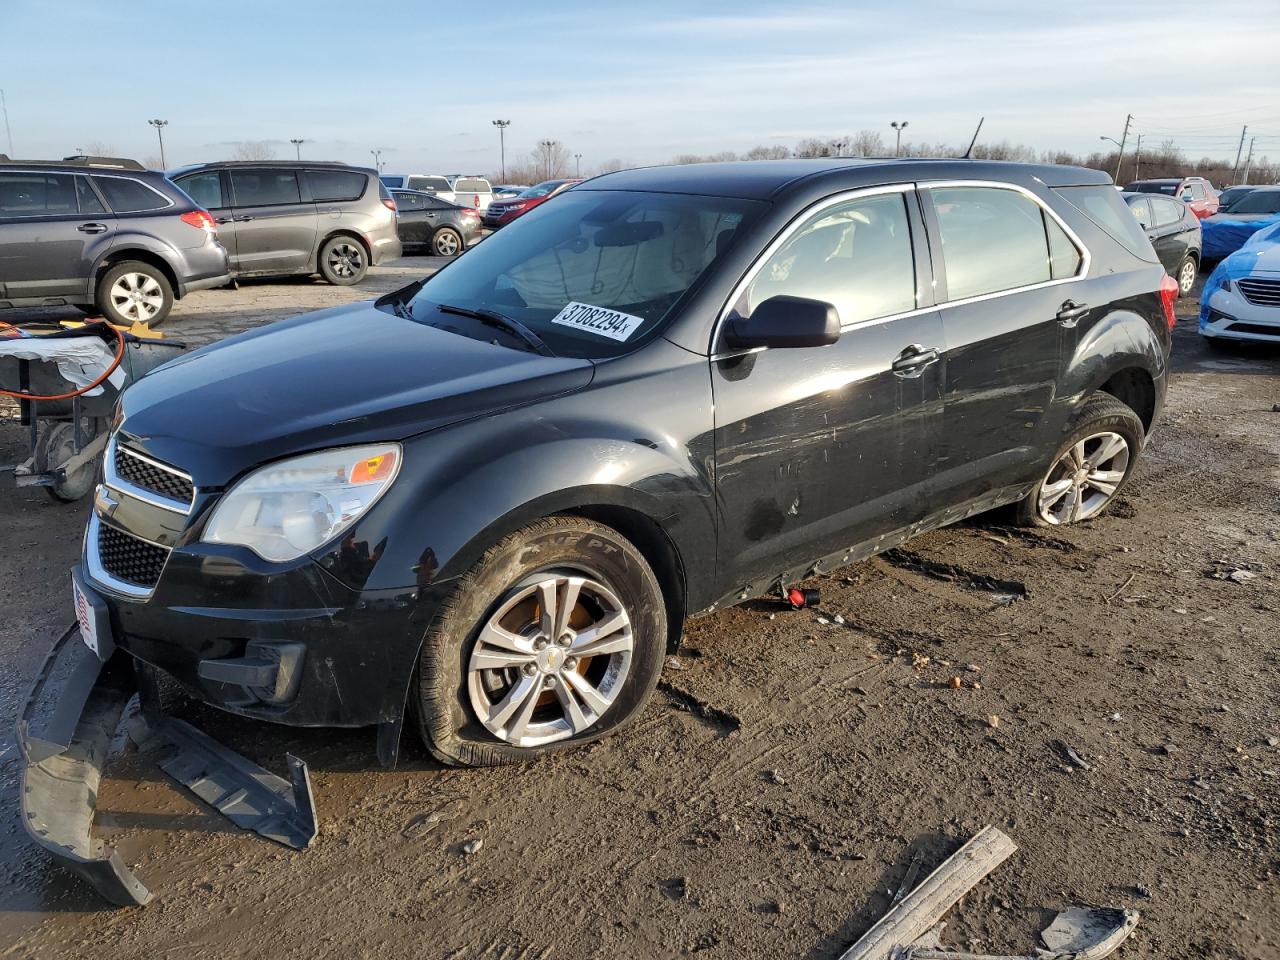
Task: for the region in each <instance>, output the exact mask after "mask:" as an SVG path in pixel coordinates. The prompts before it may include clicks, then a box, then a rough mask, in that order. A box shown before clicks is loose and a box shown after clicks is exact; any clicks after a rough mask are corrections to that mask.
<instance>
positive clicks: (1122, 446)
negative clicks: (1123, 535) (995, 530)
mask: <svg viewBox="0 0 1280 960" xmlns="http://www.w3.org/2000/svg"><path fill="white" fill-rule="evenodd" d="M1143 440H1144V432H1143V429H1142V421H1141V420H1140V419H1138V415H1137V414H1136V413H1134V412H1133V410H1132V409H1131V408H1130V407H1128V406H1127V405H1125V404H1123V403H1121V402H1120V401H1119V400H1117V399H1116V398H1115V397H1112V396H1109V395H1107V394H1097V395H1095V396H1094V397H1092V398H1091V399H1090V400H1089V402H1088V403H1086V404H1085V406H1084V409H1083V410H1081V411H1080V415H1079V417H1077V419H1076V426H1075V428H1074V429H1073V430H1072V431H1071V433H1070V435H1069V436H1068V437H1067V439H1066V441H1065V442H1064V443H1063V444H1062V446H1061V447H1060V448H1059V449H1058V452H1057V453H1056V454H1055V455H1054V458H1053V464H1052V466H1050V467H1049V470H1048V472H1047V473H1046V474H1045V475H1044V477H1043V478H1042V479H1041V481H1040V483H1038V484H1037V485H1036V488H1035V489H1034V490H1032V491H1031V492H1030V493H1029V494H1027V496H1026V497H1025V498H1023V500H1022V501H1021V502H1020V503H1019V504H1018V505H1017V518H1018V521H1019V522H1020V523H1022V524H1023V525H1024V526H1032V527H1056V526H1063V525H1065V524H1070V523H1078V522H1080V521H1081V520H1090V519H1092V518H1094V517H1096V516H1098V514H1100V513H1102V511H1104V510H1105V509H1106V508H1107V507H1108V506H1109V505H1110V504H1111V503H1112V501H1113V500H1114V499H1115V497H1116V495H1117V494H1118V493H1119V492H1120V489H1121V488H1122V487H1123V486H1124V484H1125V483H1126V481H1128V479H1129V477H1130V475H1131V474H1132V473H1133V468H1134V466H1136V464H1137V462H1138V453H1139V451H1141V450H1142V444H1143Z"/></svg>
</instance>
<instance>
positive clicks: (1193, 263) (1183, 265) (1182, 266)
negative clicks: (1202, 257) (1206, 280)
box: [1174, 255, 1198, 297]
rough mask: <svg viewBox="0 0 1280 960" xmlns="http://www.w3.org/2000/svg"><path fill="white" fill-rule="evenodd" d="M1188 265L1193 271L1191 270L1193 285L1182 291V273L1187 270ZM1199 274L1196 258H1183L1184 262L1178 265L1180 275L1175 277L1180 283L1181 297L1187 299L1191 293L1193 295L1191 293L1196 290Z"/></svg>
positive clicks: (1188, 256) (1179, 291)
mask: <svg viewBox="0 0 1280 960" xmlns="http://www.w3.org/2000/svg"><path fill="white" fill-rule="evenodd" d="M1188 263H1189V264H1191V267H1192V270H1191V285H1190V286H1188V287H1187V289H1186V290H1183V289H1182V271H1183V270H1185V269H1186V268H1187V264H1188ZM1197 272H1198V271H1197V268H1196V258H1195V257H1193V256H1190V255H1187V256H1185V257H1183V258H1182V262H1181V263H1180V264H1178V275H1177V277H1175V278H1174V279H1175V280H1177V281H1178V296H1180V297H1185V296H1187V295H1188V294H1190V293H1191V291H1192V290H1193V289H1195V285H1196V273H1197Z"/></svg>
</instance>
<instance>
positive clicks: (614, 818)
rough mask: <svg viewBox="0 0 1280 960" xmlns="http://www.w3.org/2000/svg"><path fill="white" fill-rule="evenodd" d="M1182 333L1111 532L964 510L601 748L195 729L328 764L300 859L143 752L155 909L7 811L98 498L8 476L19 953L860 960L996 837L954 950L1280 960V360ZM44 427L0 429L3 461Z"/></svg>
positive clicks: (671, 669) (692, 670) (321, 767)
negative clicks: (997, 850) (1069, 949)
mask: <svg viewBox="0 0 1280 960" xmlns="http://www.w3.org/2000/svg"><path fill="white" fill-rule="evenodd" d="M430 265H431V262H430V261H428V260H404V261H399V262H397V263H396V264H394V265H392V266H391V267H388V268H381V269H378V270H375V271H374V272H373V273H372V274H371V276H370V278H369V280H368V281H366V282H365V283H364V284H363V285H362V286H361V287H360V288H356V289H336V288H332V287H328V286H324V285H321V284H318V283H309V282H307V283H299V282H292V281H291V282H287V283H258V284H253V285H248V286H245V287H242V288H241V289H240V290H239V291H237V292H230V291H207V292H204V293H199V294H195V295H193V296H192V297H191V298H190V299H188V300H186V301H184V302H182V303H181V304H179V305H178V307H177V309H176V310H175V311H174V315H173V318H172V319H171V321H170V322H169V325H168V329H169V330H170V331H171V332H172V333H173V334H174V335H183V336H185V337H187V338H189V339H190V340H192V341H193V342H204V341H207V340H209V339H212V338H214V337H217V336H222V335H225V334H228V333H231V332H233V331H236V330H239V329H244V328H245V327H248V326H252V325H254V324H257V323H261V322H267V321H271V320H275V319H279V318H281V317H285V316H291V315H293V314H295V313H298V312H301V311H303V310H306V309H312V308H316V307H320V306H323V305H328V304H332V303H338V302H343V301H346V300H349V299H356V298H359V297H363V296H368V295H370V294H372V293H376V292H381V291H384V290H389V289H392V288H394V287H395V286H398V285H399V284H400V283H403V282H407V280H409V279H411V278H413V277H415V276H418V275H420V273H421V272H422V270H423V269H426V268H429V267H430ZM1197 292H1198V291H1197ZM1194 312H1195V303H1194V301H1192V300H1187V301H1183V302H1182V303H1180V305H1179V313H1180V314H1181V316H1182V317H1183V318H1184V319H1183V321H1182V323H1181V324H1180V325H1179V328H1178V331H1177V334H1176V338H1175V339H1176V343H1175V359H1174V364H1175V374H1174V376H1173V379H1172V383H1171V388H1170V392H1169V402H1168V407H1167V409H1166V411H1165V415H1164V418H1163V420H1162V422H1161V423H1160V424H1159V428H1158V431H1157V433H1156V435H1155V437H1154V439H1153V440H1152V443H1151V445H1150V447H1149V448H1148V451H1147V453H1146V456H1145V458H1144V461H1143V463H1142V465H1141V468H1140V470H1139V472H1138V475H1137V477H1136V480H1135V482H1134V483H1133V485H1132V486H1130V487H1129V488H1128V490H1127V492H1126V494H1125V496H1124V498H1123V500H1122V501H1121V502H1119V503H1117V504H1116V506H1115V509H1114V510H1113V511H1112V512H1111V513H1110V514H1109V515H1107V516H1105V517H1103V518H1101V519H1099V520H1097V521H1095V522H1093V523H1089V524H1086V525H1084V526H1081V527H1078V528H1073V529H1070V530H1067V531H1062V532H1056V533H1053V534H1047V533H1026V532H1022V531H1015V530H1011V529H1007V528H1005V527H1003V526H1000V525H999V524H998V522H996V521H984V522H981V523H978V522H971V523H967V524H964V525H961V526H958V527H955V528H952V529H947V530H943V531H940V532H937V533H933V534H930V535H928V536H925V537H922V538H921V539H919V540H918V541H915V542H913V543H911V544H910V545H909V546H908V549H907V550H905V551H900V552H897V553H895V554H892V555H888V556H885V557H881V558H877V559H875V560H872V561H870V562H867V563H862V564H857V565H855V566H851V567H847V568H845V569H842V570H838V571H836V572H835V573H833V574H832V575H830V576H823V577H818V578H815V579H814V580H813V581H811V582H809V583H808V584H806V585H807V586H814V587H819V588H821V590H822V607H821V609H820V611H799V612H789V611H784V610H782V609H780V608H778V607H775V606H771V605H769V604H766V603H759V602H757V603H752V604H749V605H746V606H742V607H738V608H736V609H731V610H726V611H724V612H721V613H717V614H715V615H713V616H709V617H706V618H703V619H699V620H696V621H691V622H690V623H689V624H688V625H687V629H686V634H685V638H684V647H683V649H682V651H681V653H680V655H679V657H678V658H677V659H676V660H675V661H671V662H669V663H668V669H667V670H666V672H665V674H664V686H663V689H662V690H661V691H660V692H659V693H658V694H656V695H655V697H654V699H653V700H652V702H651V703H650V705H649V706H648V707H647V709H646V710H645V711H644V713H643V715H642V716H641V717H640V718H639V720H638V721H637V722H636V723H635V725H634V726H632V727H631V728H630V729H628V730H627V731H625V732H624V733H621V734H619V735H617V736H614V737H612V738H611V739H609V740H607V741H605V742H603V743H599V744H596V745H594V746H591V747H588V748H585V749H582V750H579V751H577V752H571V753H567V754H564V755H561V756H558V757H556V758H553V759H549V760H546V761H544V762H541V763H539V764H536V765H534V766H530V767H521V768H504V769H499V770H481V771H450V770H446V769H442V768H441V767H439V766H438V765H436V764H435V763H433V762H432V761H431V760H430V759H429V757H428V756H427V754H426V753H425V751H424V750H422V749H421V748H420V747H419V746H417V745H416V744H415V743H410V742H408V740H406V750H405V755H404V758H403V761H402V764H401V767H400V768H399V769H398V770H396V771H395V772H391V773H388V772H384V771H382V770H380V769H378V768H377V766H376V763H375V761H374V760H373V749H374V736H373V733H372V731H347V732H334V731H324V730H311V731H306V730H290V729H283V728H274V727H267V726H263V725H261V724H255V723H249V722H245V721H241V720H238V719H235V718H232V717H228V716H225V715H221V714H217V713H215V712H212V711H204V712H201V711H196V712H194V713H193V714H192V716H193V718H194V719H195V720H196V722H197V723H199V724H200V725H201V726H203V727H204V728H205V729H207V730H208V731H210V732H211V733H213V734H215V735H216V736H218V737H220V738H223V739H225V740H226V741H228V742H230V743H232V744H233V745H235V746H236V747H238V748H239V749H241V750H242V751H244V752H245V753H247V754H249V755H250V756H252V757H254V758H255V759H257V760H258V761H259V762H261V763H263V764H264V765H266V766H268V767H270V768H272V769H275V770H276V771H278V772H283V769H284V768H283V757H284V753H285V751H286V750H288V751H292V752H294V753H296V754H298V755H300V756H302V757H304V758H306V759H307V760H308V761H309V762H310V765H311V771H312V776H313V781H314V787H315V794H316V798H317V803H318V808H319V815H320V819H321V833H320V836H319V838H318V839H317V841H316V843H315V845H314V846H313V847H312V848H311V849H310V850H308V851H306V852H304V853H297V852H293V851H289V850H286V849H284V848H281V847H276V846H274V845H272V844H270V843H269V842H267V841H264V840H261V839H259V838H257V837H255V836H253V835H251V834H246V833H244V832H241V831H239V830H237V829H236V828H235V827H233V826H232V825H231V824H230V823H228V822H226V821H224V820H223V819H221V818H220V817H219V816H218V815H216V814H214V813H212V812H211V811H210V810H209V809H208V808H205V807H203V806H202V805H201V804H200V803H199V802H198V801H196V800H194V799H193V798H191V797H190V796H189V795H187V794H185V793H184V792H183V791H182V789H181V788H179V787H177V786H176V785H174V784H173V783H172V782H170V781H169V780H168V779H167V778H166V777H165V775H164V774H163V773H161V772H160V771H159V770H158V768H157V766H156V762H155V761H156V759H157V757H156V756H155V755H136V754H131V755H127V756H125V757H124V758H122V759H121V760H120V761H119V762H117V763H116V765H115V766H114V767H113V771H112V776H111V779H110V780H109V781H108V782H107V783H106V784H105V786H104V788H103V791H102V796H101V799H100V803H99V818H98V822H99V831H100V833H102V834H103V835H104V836H105V837H106V838H107V839H108V840H109V842H111V843H113V844H115V845H116V846H117V847H118V848H119V849H120V850H121V852H122V854H123V856H124V859H125V860H126V862H128V863H129V864H131V865H132V866H133V867H134V868H135V869H136V870H137V872H138V874H139V875H140V877H141V878H142V879H143V880H144V881H145V882H146V883H147V884H149V885H150V886H151V887H152V889H153V890H155V891H156V892H157V893H158V898H157V899H156V901H155V902H153V903H152V904H151V905H150V906H148V907H146V908H142V909H132V910H112V909H105V908H104V907H103V906H102V905H101V903H100V902H99V901H98V900H97V899H96V897H95V895H94V894H93V893H92V892H91V891H90V890H88V889H87V888H86V887H85V886H84V885H82V884H81V883H80V882H79V881H77V880H75V879H73V878H70V877H69V876H67V875H65V874H63V873H61V872H59V871H58V870H56V869H54V868H53V867H51V866H50V864H49V861H48V859H47V858H46V856H45V855H44V854H43V853H42V852H41V851H40V850H38V849H37V848H36V847H35V846H34V844H32V843H30V842H29V841H28V840H27V839H26V836H25V834H24V833H23V830H22V827H21V825H20V824H19V822H18V799H17V783H18V766H19V764H18V760H17V757H16V752H17V751H16V748H14V747H13V746H12V745H11V744H12V722H11V719H10V718H11V717H12V715H13V714H14V712H15V711H16V710H17V708H18V705H19V704H18V701H19V699H20V698H21V695H22V692H23V691H25V688H26V685H27V684H28V682H29V680H30V677H31V674H32V672H33V670H34V668H35V666H36V664H37V662H38V660H39V659H40V658H41V656H42V655H43V653H44V651H45V649H46V648H47V646H48V644H49V643H50V642H51V641H52V640H53V639H54V637H55V636H56V635H57V634H58V633H59V632H60V630H61V629H62V628H63V627H65V625H66V624H67V623H68V622H69V621H70V619H71V614H70V611H69V604H68V593H69V590H68V577H67V570H68V568H69V567H70V566H71V565H72V563H73V562H74V561H75V559H76V557H77V553H78V546H79V540H80V535H81V530H82V528H83V524H84V519H85V514H86V510H87V506H85V505H80V506H66V505H59V504H55V503H53V502H52V501H50V500H48V499H47V498H46V497H45V495H44V493H43V492H42V491H40V490H38V489H28V490H24V491H16V492H15V490H14V488H13V487H12V485H11V481H10V479H9V478H8V477H0V610H2V611H3V617H2V618H0V662H3V664H4V669H3V672H2V675H0V711H3V717H4V720H3V727H2V729H0V735H3V737H4V741H3V742H4V743H5V745H4V746H0V846H2V848H3V849H2V852H0V956H2V957H67V956H77V957H78V956H86V957H89V956H91V957H95V958H109V957H110V958H114V957H144V956H145V957H148V958H162V957H219V958H221V957H257V956H272V957H281V958H284V957H335V958H346V957H369V958H374V957H377V958H383V957H451V958H487V960H513V958H516V957H521V958H534V957H557V958H590V957H601V958H604V957H610V958H612V957H628V958H629V957H676V956H686V955H691V954H697V955H699V956H700V957H706V958H708V960H710V958H741V957H779V958H825V957H835V956H838V955H839V954H840V953H841V952H842V950H843V949H844V948H845V947H846V946H848V944H850V943H851V942H852V941H853V940H855V939H856V938H857V937H858V936H859V935H860V934H861V933H862V932H863V931H864V930H865V929H866V928H867V927H868V926H869V925H870V924H871V923H872V922H873V921H874V920H875V919H876V918H877V917H879V916H880V914H881V913H882V912H883V911H884V910H885V909H886V907H887V905H888V903H889V900H890V895H891V892H892V891H894V890H895V889H896V888H897V887H898V885H899V883H900V882H901V881H902V878H903V876H904V874H905V873H906V871H907V870H908V868H909V865H910V864H911V862H912V859H913V857H914V856H915V855H916V854H919V855H920V857H921V859H922V866H923V868H924V870H922V872H921V876H923V875H924V872H927V870H928V869H931V868H932V867H934V866H936V865H937V864H938V863H940V862H941V861H942V860H943V859H945V857H947V856H948V855H949V854H950V853H952V852H953V851H954V850H955V849H956V848H957V847H958V846H959V844H960V843H961V842H962V841H964V840H965V839H967V838H968V837H969V836H971V835H972V834H973V833H975V832H976V831H977V830H978V829H980V828H981V827H982V826H983V825H985V824H995V825H997V826H999V827H1000V828H1001V829H1003V830H1005V831H1006V832H1007V833H1009V834H1010V835H1011V836H1012V837H1013V838H1014V840H1015V841H1016V842H1017V843H1018V844H1019V846H1020V848H1021V849H1020V851H1019V853H1017V854H1016V855H1015V856H1014V857H1013V858H1012V859H1011V860H1010V861H1009V862H1007V863H1006V864H1005V865H1004V866H1003V867H1001V868H1000V869H999V870H998V871H996V873H995V874H993V876H992V877H991V878H989V879H988V880H987V881H986V882H984V883H983V884H981V885H980V886H979V887H978V888H977V889H976V890H974V891H973V893H971V894H970V895H969V896H968V897H967V898H966V899H965V901H964V902H963V904H962V905H961V906H960V907H959V908H958V909H957V910H956V911H954V912H953V914H952V916H951V918H950V923H949V925H948V927H947V930H946V935H945V939H946V940H947V941H948V943H950V944H952V945H956V946H960V947H968V948H972V949H977V950H979V951H982V952H990V953H1000V952H1008V953H1025V952H1029V951H1030V949H1031V947H1032V945H1033V943H1034V937H1035V934H1036V932H1037V931H1038V930H1039V929H1040V928H1041V927H1043V926H1044V925H1046V923H1047V920H1048V919H1049V918H1050V917H1051V916H1052V912H1053V911H1055V910H1057V909H1061V908H1063V907H1065V906H1067V905H1071V904H1078V903H1086V904H1118V905H1123V906H1129V907H1134V908H1137V909H1138V910H1140V911H1141V912H1142V922H1141V924H1140V926H1139V929H1138V932H1137V934H1136V936H1135V937H1134V939H1133V940H1131V941H1130V942H1129V943H1128V944H1126V945H1125V946H1124V947H1123V948H1122V949H1121V951H1120V953H1119V954H1117V956H1118V957H1121V958H1123V960H1136V958H1139V957H1142V958H1162V960H1175V958H1176V960H1189V958H1209V957H1214V958H1217V957H1221V958H1251V960H1252V958H1267V960H1274V958H1278V957H1280V838H1278V837H1277V823H1278V822H1280V745H1278V744H1280V740H1278V739H1277V738H1280V649H1278V646H1277V634H1280V594H1278V593H1277V589H1276V588H1277V585H1280V522H1278V511H1280V469H1278V468H1280V412H1276V411H1274V410H1273V405H1274V404H1277V403H1280V352H1277V351H1267V350H1255V349H1238V350H1233V351H1228V352H1226V353H1216V352H1209V351H1208V350H1207V349H1206V348H1205V346H1204V345H1203V344H1202V343H1201V341H1200V338H1199V337H1198V336H1197V334H1196V333H1195V328H1194V321H1193V319H1192V317H1193V314H1194ZM25 316H29V315H25ZM14 318H15V315H13V314H10V315H9V316H8V317H6V319H14ZM22 440H23V437H22V434H21V432H20V431H19V430H18V429H17V428H16V427H15V426H13V425H12V424H0V462H6V461H10V460H12V459H13V458H14V456H15V454H16V453H17V451H18V450H19V448H20V446H21V444H22ZM938 564H947V565H952V566H951V567H950V568H946V569H944V568H942V567H939V566H938ZM1233 570H1246V571H1248V572H1249V573H1252V574H1254V576H1253V577H1252V578H1249V577H1247V576H1241V577H1239V578H1238V579H1241V580H1245V581H1246V582H1235V581H1234V580H1232V579H1222V577H1223V576H1225V575H1226V574H1228V573H1230V572H1231V571H1233ZM986 577H995V578H999V579H1002V580H1009V581H1017V582H1018V583H1020V584H1023V585H1025V588H1026V591H1027V596H1026V597H1025V598H1024V599H1016V600H1013V601H1011V602H1010V601H1009V599H1008V597H1006V596H1000V595H997V594H996V593H993V591H992V590H990V589H987V587H988V586H989V584H988V582H987V581H986V580H984V578H986ZM837 616H838V617H839V618H841V619H842V620H843V623H841V622H839V620H837ZM819 618H821V619H819ZM823 621H826V622H823ZM952 677H959V678H960V681H961V688H960V689H958V690H957V689H952V688H951V686H950V680H951V678H952ZM691 708H692V709H691ZM1068 751H1071V752H1068ZM1072 753H1074V755H1075V758H1078V761H1079V762H1077V759H1073V757H1072V755H1071V754H1072ZM1084 764H1087V768H1086V767H1085V766H1084ZM437 812H439V813H440V817H439V818H437V821H435V825H434V826H431V823H432V822H433V821H431V820H429V819H428V817H429V815H430V814H433V813H437ZM471 840H482V841H483V846H482V847H481V848H480V850H479V851H478V852H475V853H473V854H470V855H468V854H465V853H463V852H462V847H463V845H464V844H466V843H467V842H468V841H471Z"/></svg>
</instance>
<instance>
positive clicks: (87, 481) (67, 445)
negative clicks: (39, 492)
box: [34, 419, 98, 503]
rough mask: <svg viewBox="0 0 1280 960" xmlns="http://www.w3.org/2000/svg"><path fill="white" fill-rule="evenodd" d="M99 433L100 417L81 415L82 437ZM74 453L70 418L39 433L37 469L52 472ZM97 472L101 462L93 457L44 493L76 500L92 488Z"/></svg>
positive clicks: (67, 499)
mask: <svg viewBox="0 0 1280 960" xmlns="http://www.w3.org/2000/svg"><path fill="white" fill-rule="evenodd" d="M97 433H98V424H97V421H95V420H93V419H82V420H81V425H80V437H81V440H82V441H83V443H82V446H83V444H86V443H88V442H89V441H90V440H92V439H93V438H94V437H95V436H97ZM74 455H75V429H74V427H73V425H72V424H71V423H70V422H69V421H63V422H59V423H55V424H53V425H52V426H50V427H49V428H48V429H47V430H45V431H44V432H43V433H41V434H40V439H39V440H37V441H36V451H35V464H34V466H35V469H36V472H37V473H51V472H52V471H53V470H55V469H57V468H58V467H60V466H61V465H62V464H64V463H66V462H67V461H68V460H70V459H71V458H72V457H73V456H74ZM97 475H98V463H97V461H96V460H90V461H88V462H87V463H83V464H81V465H80V468H79V469H78V470H76V471H75V472H74V473H71V474H69V475H67V476H65V477H63V478H62V479H61V480H59V481H58V482H57V483H55V484H53V485H52V486H48V487H45V488H44V490H45V493H47V494H49V496H50V497H52V498H53V499H54V500H58V501H60V502H62V503H75V502H76V501H77V500H80V499H82V498H83V497H85V496H87V495H88V494H89V492H90V491H91V490H93V487H94V482H95V480H96V479H97Z"/></svg>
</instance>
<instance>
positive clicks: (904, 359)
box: [890, 343, 938, 379]
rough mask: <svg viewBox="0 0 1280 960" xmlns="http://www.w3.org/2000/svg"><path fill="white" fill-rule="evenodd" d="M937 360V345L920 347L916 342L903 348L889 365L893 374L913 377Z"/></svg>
mask: <svg viewBox="0 0 1280 960" xmlns="http://www.w3.org/2000/svg"><path fill="white" fill-rule="evenodd" d="M937 362H938V348H937V347H928V348H925V347H922V346H921V345H920V344H918V343H913V344H911V345H910V346H909V347H906V348H904V349H903V351H902V352H901V353H900V354H898V355H897V356H896V357H895V358H894V360H893V363H892V364H891V365H890V366H891V368H892V370H893V373H894V376H898V377H903V378H913V379H914V378H915V377H918V376H920V374H922V373H924V371H925V368H926V367H929V366H931V365H932V364H935V363H937Z"/></svg>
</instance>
